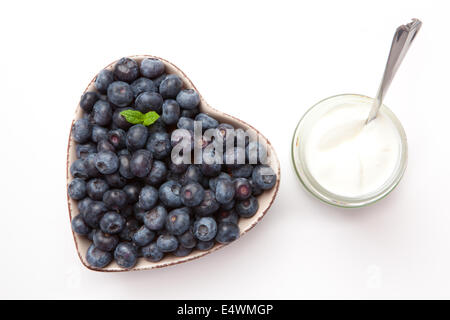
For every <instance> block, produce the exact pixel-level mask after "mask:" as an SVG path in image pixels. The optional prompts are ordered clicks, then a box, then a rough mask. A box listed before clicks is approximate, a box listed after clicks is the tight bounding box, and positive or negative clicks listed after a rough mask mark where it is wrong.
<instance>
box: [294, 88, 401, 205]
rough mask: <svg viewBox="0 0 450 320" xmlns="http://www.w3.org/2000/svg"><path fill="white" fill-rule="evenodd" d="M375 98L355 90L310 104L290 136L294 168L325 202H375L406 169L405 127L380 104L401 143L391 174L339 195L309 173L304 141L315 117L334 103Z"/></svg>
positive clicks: (307, 187) (365, 101) (360, 203)
mask: <svg viewBox="0 0 450 320" xmlns="http://www.w3.org/2000/svg"><path fill="white" fill-rule="evenodd" d="M373 101H374V99H372V98H370V97H367V96H363V95H358V94H342V95H336V96H332V97H329V98H326V99H324V100H322V101H320V102H319V103H317V104H315V105H314V106H313V107H311V108H310V109H309V110H308V111H307V112H306V113H305V115H304V116H303V117H302V118H301V119H300V121H299V123H298V125H297V127H296V129H295V132H294V136H293V138H292V146H291V155H292V162H293V165H294V169H295V171H296V173H297V176H298V177H299V179H300V181H301V182H302V184H303V185H304V186H305V188H306V189H307V190H308V191H309V192H311V193H312V194H313V195H314V196H315V197H316V198H318V199H319V200H322V201H324V202H326V203H328V204H331V205H335V206H339V207H345V208H355V207H362V206H366V205H369V204H371V203H374V202H376V201H378V200H380V199H382V198H384V197H385V196H386V195H388V194H389V193H390V192H391V191H392V190H393V189H394V188H395V187H396V186H397V185H398V183H399V182H400V180H401V178H402V176H403V173H404V172H405V169H406V164H407V158H408V145H407V141H406V134H405V130H404V129H403V127H402V125H401V123H400V121H399V120H398V119H397V117H396V116H395V115H394V113H392V111H391V110H390V109H389V108H387V107H386V106H385V105H382V106H381V108H380V110H379V112H380V114H383V116H385V117H387V118H388V119H390V120H391V122H392V123H393V125H394V127H395V128H396V130H397V131H398V135H399V137H400V139H399V141H400V147H399V150H400V151H399V153H400V154H399V156H398V158H397V159H398V160H397V163H396V165H395V169H394V171H393V172H392V175H391V176H390V177H389V179H387V180H386V182H385V183H384V184H383V185H382V186H381V187H379V188H378V189H377V190H375V191H373V192H370V193H367V194H363V195H361V196H358V197H348V196H342V195H339V194H336V193H332V192H330V191H328V190H326V189H325V188H324V187H322V186H321V185H320V184H319V183H318V182H317V180H316V179H315V178H314V176H313V175H312V173H311V171H310V170H309V168H308V165H307V161H306V160H305V149H306V148H305V144H306V141H307V139H308V136H309V133H310V131H311V129H312V127H313V126H314V124H315V123H316V121H317V120H318V119H319V118H320V117H321V116H322V115H324V114H325V113H326V112H327V111H329V110H331V109H332V108H333V107H336V106H338V105H341V104H343V103H352V104H355V103H361V104H367V103H369V104H370V105H371V104H372V103H373Z"/></svg>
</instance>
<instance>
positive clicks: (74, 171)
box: [70, 159, 89, 179]
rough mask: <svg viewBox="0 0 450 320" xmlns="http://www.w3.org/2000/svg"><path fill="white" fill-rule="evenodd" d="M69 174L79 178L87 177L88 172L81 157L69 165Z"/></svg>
mask: <svg viewBox="0 0 450 320" xmlns="http://www.w3.org/2000/svg"><path fill="white" fill-rule="evenodd" d="M70 174H71V175H72V177H74V178H80V179H87V178H89V173H88V171H87V168H86V164H85V160H83V159H78V160H75V161H74V162H73V163H72V165H71V166H70Z"/></svg>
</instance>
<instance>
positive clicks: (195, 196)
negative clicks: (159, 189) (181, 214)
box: [180, 182, 205, 207]
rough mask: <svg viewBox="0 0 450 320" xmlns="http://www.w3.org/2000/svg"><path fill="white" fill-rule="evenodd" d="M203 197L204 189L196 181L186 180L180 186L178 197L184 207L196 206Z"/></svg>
mask: <svg viewBox="0 0 450 320" xmlns="http://www.w3.org/2000/svg"><path fill="white" fill-rule="evenodd" d="M204 197H205V190H204V189H203V187H202V186H201V185H200V184H199V183H198V182H188V183H187V184H186V185H184V186H183V187H182V188H181V192H180V199H181V202H182V203H183V204H184V205H185V206H186V207H195V206H198V205H199V204H200V203H201V202H202V201H203V198H204Z"/></svg>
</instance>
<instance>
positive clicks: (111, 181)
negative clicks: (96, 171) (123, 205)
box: [104, 172, 127, 189]
mask: <svg viewBox="0 0 450 320" xmlns="http://www.w3.org/2000/svg"><path fill="white" fill-rule="evenodd" d="M104 177H105V180H106V183H108V185H109V186H110V187H111V188H119V189H120V188H123V187H124V186H125V185H126V184H127V179H125V178H124V177H122V176H121V175H120V173H119V172H114V173H112V174H105V175H104Z"/></svg>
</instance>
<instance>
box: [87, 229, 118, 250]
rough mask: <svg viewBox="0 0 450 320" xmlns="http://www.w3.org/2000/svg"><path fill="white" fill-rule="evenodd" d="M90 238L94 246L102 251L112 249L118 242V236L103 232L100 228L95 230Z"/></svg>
mask: <svg viewBox="0 0 450 320" xmlns="http://www.w3.org/2000/svg"><path fill="white" fill-rule="evenodd" d="M92 240H93V242H94V245H95V247H96V248H98V249H100V250H102V251H113V250H114V249H115V248H116V246H117V244H118V243H119V237H118V236H117V235H111V234H108V233H104V232H103V231H102V230H97V231H95V233H94V237H93V239H92Z"/></svg>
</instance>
